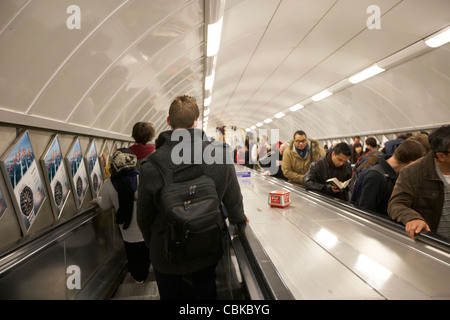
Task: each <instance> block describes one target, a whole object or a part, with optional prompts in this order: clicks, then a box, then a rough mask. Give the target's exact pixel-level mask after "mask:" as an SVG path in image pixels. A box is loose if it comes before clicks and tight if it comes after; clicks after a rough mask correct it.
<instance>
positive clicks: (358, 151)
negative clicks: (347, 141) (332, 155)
mask: <svg viewBox="0 0 450 320" xmlns="http://www.w3.org/2000/svg"><path fill="white" fill-rule="evenodd" d="M362 155H363V147H362V144H361V143H360V142H356V143H354V144H353V148H352V155H351V156H350V163H351V164H356V163H357V162H358V159H359V158H360V157H361V156H362Z"/></svg>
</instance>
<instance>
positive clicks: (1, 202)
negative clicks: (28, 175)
mask: <svg viewBox="0 0 450 320" xmlns="http://www.w3.org/2000/svg"><path fill="white" fill-rule="evenodd" d="M3 176H4V174H3V172H2V174H1V179H3ZM2 183H5V185H6V181H2ZM5 195H6V193H5V190H3V187H2V185H1V184H0V221H1V219H2V217H3V215H5V214H8V210H10V206H11V204H9V205H8V202H9V201H8V200H6V196H5ZM8 196H9V194H8Z"/></svg>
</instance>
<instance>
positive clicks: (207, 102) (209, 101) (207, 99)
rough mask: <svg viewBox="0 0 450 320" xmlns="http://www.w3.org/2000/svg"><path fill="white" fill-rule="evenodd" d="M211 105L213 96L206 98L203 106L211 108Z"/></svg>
mask: <svg viewBox="0 0 450 320" xmlns="http://www.w3.org/2000/svg"><path fill="white" fill-rule="evenodd" d="M210 104H211V96H209V97H208V98H206V99H205V100H204V101H203V105H204V106H205V107H207V106H209V105H210Z"/></svg>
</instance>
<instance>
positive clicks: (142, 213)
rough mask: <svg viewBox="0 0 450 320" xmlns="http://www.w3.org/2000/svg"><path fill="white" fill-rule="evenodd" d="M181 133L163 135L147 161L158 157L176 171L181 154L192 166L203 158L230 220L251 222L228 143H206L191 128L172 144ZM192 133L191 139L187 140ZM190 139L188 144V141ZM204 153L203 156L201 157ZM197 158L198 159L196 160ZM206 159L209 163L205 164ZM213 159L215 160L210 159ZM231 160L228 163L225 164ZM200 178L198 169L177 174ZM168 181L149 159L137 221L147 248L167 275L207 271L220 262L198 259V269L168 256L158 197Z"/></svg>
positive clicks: (144, 164) (142, 175)
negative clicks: (209, 157) (165, 250)
mask: <svg viewBox="0 0 450 320" xmlns="http://www.w3.org/2000/svg"><path fill="white" fill-rule="evenodd" d="M176 131H177V130H174V131H165V132H162V133H161V134H160V135H159V137H158V139H157V142H156V150H155V151H154V152H153V153H152V154H151V155H150V156H149V157H147V158H146V159H149V158H151V157H157V158H158V159H159V160H160V162H162V163H165V164H166V166H167V167H170V168H175V167H176V166H177V164H175V163H174V160H175V161H178V160H177V159H176V157H177V156H178V155H182V156H183V157H184V156H187V157H188V158H190V161H191V163H195V162H194V161H193V160H197V162H198V160H199V158H198V157H199V156H200V157H201V158H200V159H202V161H201V164H198V166H200V169H201V171H203V170H204V172H205V175H206V176H208V177H211V178H212V179H213V180H214V182H215V184H216V190H217V194H218V196H219V199H220V200H221V201H222V203H223V205H224V206H225V208H226V210H227V213H228V219H229V221H230V223H231V224H237V223H242V222H244V223H245V221H246V220H247V218H246V216H245V214H244V207H243V201H242V194H241V189H240V186H239V183H238V180H237V177H236V171H235V168H234V164H233V162H232V158H231V154H229V158H230V159H225V158H226V157H227V155H228V152H229V150H228V148H227V145H226V144H223V143H220V142H214V143H211V142H210V141H206V140H205V136H204V133H203V131H202V130H198V129H187V130H183V131H182V132H181V130H180V131H178V133H179V132H181V133H183V134H184V135H182V136H181V139H178V140H176V141H172V139H173V138H174V137H176V134H173V133H174V132H175V133H176ZM186 133H188V138H186ZM185 140H187V141H185ZM199 153H201V154H199ZM208 155H212V156H213V157H214V159H215V160H216V161H214V162H213V163H211V161H208V159H207V156H208ZM196 157H197V158H196ZM205 160H206V161H207V163H208V164H206V163H205ZM209 160H211V159H209ZM226 160H227V162H225V161H226ZM197 177H198V171H197V170H183V171H181V172H180V173H179V174H178V173H177V175H176V177H175V178H176V180H178V181H187V180H191V179H194V178H197ZM163 185H164V182H163V178H162V177H161V175H160V173H159V171H158V170H157V169H156V168H155V166H154V165H153V164H152V163H151V162H150V161H147V160H144V161H143V162H142V163H141V168H140V178H139V189H138V192H139V195H140V197H139V199H138V206H137V220H138V225H139V228H140V229H141V231H142V235H143V237H144V240H145V242H146V244H147V246H148V247H149V248H150V260H151V261H152V264H153V266H154V268H155V269H156V270H158V271H159V272H161V273H165V274H186V273H190V272H195V271H198V270H202V269H205V268H207V267H209V266H211V265H212V264H214V263H216V262H217V261H210V260H209V259H208V258H205V259H198V260H197V261H196V265H195V266H194V267H192V266H188V265H187V264H184V263H177V264H174V263H171V262H170V261H168V260H167V258H166V257H165V254H164V249H163V248H164V245H165V240H164V239H165V234H164V232H165V222H164V217H163V214H162V213H161V212H160V211H159V209H158V202H159V201H158V196H159V192H160V190H161V188H162V187H163Z"/></svg>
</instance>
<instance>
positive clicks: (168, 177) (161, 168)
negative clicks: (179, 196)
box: [147, 156, 174, 185]
mask: <svg viewBox="0 0 450 320" xmlns="http://www.w3.org/2000/svg"><path fill="white" fill-rule="evenodd" d="M147 160H148V161H150V162H151V163H152V164H153V165H154V166H155V168H156V169H157V170H158V172H159V173H160V175H161V177H162V178H163V181H164V185H167V184H170V183H172V182H173V176H174V172H173V170H172V169H171V168H168V167H166V166H165V165H163V164H162V163H161V161H159V159H158V158H157V157H151V156H150V157H148V158H147Z"/></svg>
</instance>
